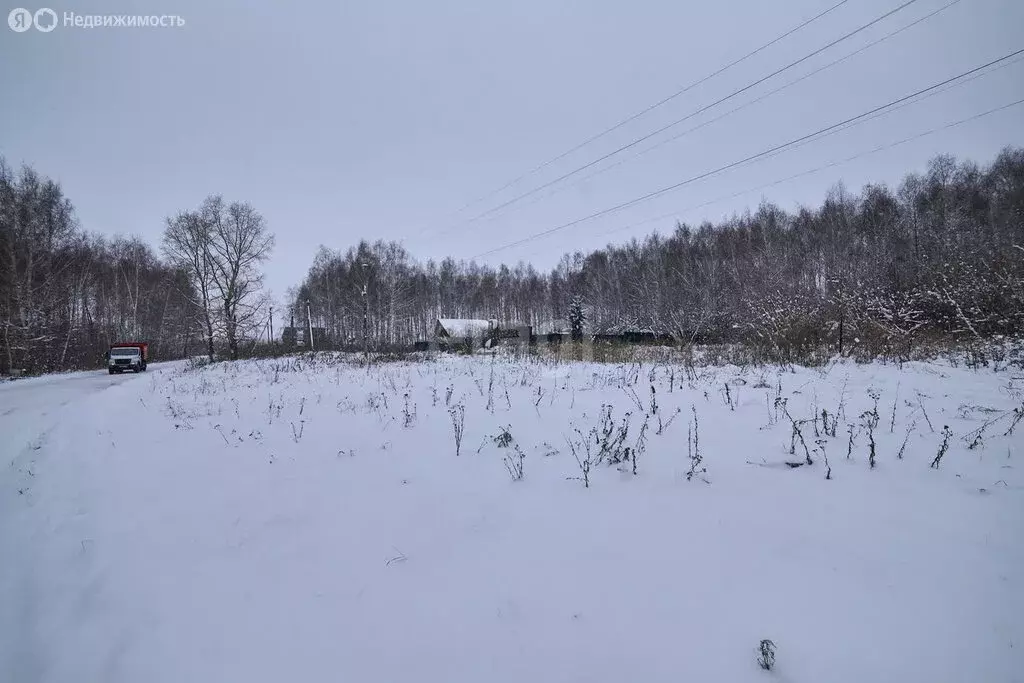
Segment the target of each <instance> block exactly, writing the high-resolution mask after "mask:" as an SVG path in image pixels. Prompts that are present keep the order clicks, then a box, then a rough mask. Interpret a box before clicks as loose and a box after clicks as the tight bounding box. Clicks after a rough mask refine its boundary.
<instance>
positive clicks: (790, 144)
mask: <svg viewBox="0 0 1024 683" xmlns="http://www.w3.org/2000/svg"><path fill="white" fill-rule="evenodd" d="M1021 54H1024V49H1022V50H1016V51H1015V52H1011V53H1009V54H1006V55H1004V56H1002V57H999V58H998V59H994V60H992V61H990V62H988V63H986V64H982V65H981V66H977V67H975V68H973V69H969V70H968V71H964V72H963V73H960V74H958V75H956V76H953V77H951V78H947V79H945V80H943V81H940V82H938V83H935V84H933V85H930V86H928V87H926V88H922V89H920V90H918V91H916V92H913V93H910V94H909V95H904V96H903V97H900V98H898V99H895V100H892V101H891V102H888V103H886V104H883V105H881V106H878V107H874V108H872V109H869V110H867V111H865V112H863V113H861V114H858V115H856V116H852V117H850V118H847V119H844V120H842V121H839V122H837V123H834V124H832V125H829V126H825V127H824V128H820V129H818V130H816V131H814V132H812V133H808V134H806V135H802V136H800V137H797V138H794V139H793V140H790V141H788V142H784V143H782V144H779V145H775V146H773V147H770V148H768V149H766V150H763V151H761V152H758V153H756V154H752V155H750V156H748V157H745V158H743V159H740V160H738V161H734V162H732V163H729V164H726V165H724V166H720V167H718V168H715V169H713V170H710V171H705V172H704V173H700V174H698V175H695V176H693V177H690V178H687V179H686V180H682V181H680V182H678V183H674V184H672V185H668V186H666V187H663V188H661V189H659V190H655V191H653V192H649V193H648V194H645V195H641V196H640V197H637V198H635V199H631V200H629V201H627V202H623V203H621V204H616V205H615V206H611V207H609V208H607V209H602V210H600V211H597V212H595V213H592V214H589V215H587V216H584V217H582V218H577V219H576V220H573V221H570V222H568V223H563V224H562V225H558V226H555V227H553V228H549V229H548V230H544V231H542V232H539V233H535V234H533V235H530V236H529V237H524V238H523V239H520V240H516V241H514V242H509V243H507V244H504V245H502V246H500V247H495V248H494V249H489V250H487V251H485V252H482V253H480V254H477V255H476V256H474V257H473V258H474V259H475V258H481V257H483V256H488V255H490V254H493V253H497V252H499V251H504V250H505V249H510V248H512V247H515V246H519V245H520V244H525V243H527V242H530V241H532V240H535V239H538V238H540V237H545V236H547V235H550V234H552V233H555V232H558V231H560V230H564V229H566V228H569V227H572V226H574V225H578V224H579V223H582V222H584V221H588V220H591V219H594V218H598V217H600V216H604V215H607V214H610V213H614V212H616V211H621V210H622V209H625V208H628V207H630V206H634V205H636V204H639V203H641V202H645V201H648V200H650V199H654V198H655V197H660V196H661V195H663V194H665V193H667V192H671V191H672V190H676V189H678V188H680V187H684V186H686V185H690V184H692V183H695V182H697V181H698V180H702V179H704V178H708V177H710V176H713V175H717V174H718V173H721V172H723V171H727V170H729V169H732V168H735V167H737V166H741V165H743V164H747V163H750V162H752V161H756V160H759V159H762V158H764V157H767V156H769V155H771V154H774V153H776V152H780V151H782V150H784V149H787V148H792V147H794V146H796V145H798V144H799V143H801V142H804V141H805V140H811V139H812V138H820V137H824V135H825V134H829V133H831V132H834V131H837V129H842V128H843V127H845V126H848V125H849V124H851V123H854V122H857V121H860V120H861V119H866V118H867V117H869V116H871V115H873V114H876V113H878V112H880V111H883V110H886V109H889V108H891V107H894V106H895V105H897V104H900V103H902V102H906V101H907V100H910V99H913V98H916V97H918V96H920V95H923V94H925V93H928V92H931V91H933V90H937V89H939V88H941V87H943V86H944V85H947V84H949V83H952V82H954V81H958V80H960V79H962V78H966V77H967V76H970V75H972V74H975V73H977V72H979V71H982V70H984V69H987V68H988V67H990V66H994V65H996V64H999V63H1001V62H1005V61H1007V60H1010V59H1012V58H1014V57H1016V56H1018V55H1021Z"/></svg>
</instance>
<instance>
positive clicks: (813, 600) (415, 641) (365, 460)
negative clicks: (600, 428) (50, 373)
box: [0, 356, 1024, 683]
mask: <svg viewBox="0 0 1024 683" xmlns="http://www.w3.org/2000/svg"><path fill="white" fill-rule="evenodd" d="M492 373H493V374H492ZM652 384H653V385H654V386H655V387H656V394H655V397H656V400H657V403H658V405H659V412H660V414H661V416H662V418H663V423H664V422H668V420H669V419H670V418H671V417H672V415H673V414H674V413H675V412H676V410H677V409H679V411H680V412H679V414H678V415H677V416H676V417H675V418H674V420H673V421H672V422H671V424H669V425H668V426H667V427H666V428H664V429H663V431H662V433H661V434H657V433H656V431H657V421H656V418H652V421H651V423H650V425H649V429H648V432H647V435H646V436H647V439H646V440H647V446H646V450H645V451H644V452H643V455H642V456H641V457H640V458H639V459H638V460H637V466H638V473H637V475H636V476H633V474H632V473H631V470H630V467H629V464H628V463H624V464H623V465H622V466H615V465H611V466H609V465H604V464H600V465H595V466H594V467H593V469H592V471H591V472H590V474H589V482H590V486H589V488H585V487H584V485H583V482H582V481H581V480H580V477H581V472H580V469H579V467H578V465H577V462H576V460H575V459H574V458H573V456H572V454H571V452H570V450H569V446H568V445H567V443H566V439H567V438H570V439H573V438H574V439H576V440H577V441H578V440H579V436H577V435H576V434H575V432H574V428H576V427H578V428H579V429H580V431H581V432H583V433H586V432H587V431H588V430H589V429H590V428H591V427H594V426H596V425H597V423H598V416H599V414H600V412H601V409H602V405H612V406H613V408H612V410H613V416H614V419H615V420H616V422H617V423H618V422H619V421H620V420H621V419H622V417H623V414H624V412H625V411H632V413H633V416H632V423H631V424H632V427H631V431H630V434H629V439H628V442H629V443H630V444H631V445H632V444H635V440H636V437H637V434H638V430H639V428H640V424H641V422H642V420H643V414H642V413H643V412H650V407H649V403H650V398H651V390H650V386H651V385H652ZM670 384H671V388H672V391H670V390H669V389H670ZM727 384H728V386H729V394H728V396H729V398H730V403H731V405H730V404H727V402H726V391H725V386H726V385H727ZM449 387H451V392H450V393H451V397H450V400H449V401H448V402H449V403H450V404H451V405H450V406H449V405H446V397H447V395H448V393H449ZM489 387H490V389H489ZM869 391H871V392H874V393H876V394H877V395H879V396H880V399H879V403H878V413H879V416H880V417H879V420H878V427H877V429H876V432H875V438H876V440H877V452H878V456H877V466H876V467H875V468H874V469H870V468H869V466H868V456H867V448H868V446H867V437H866V434H864V433H861V434H860V435H859V436H858V437H857V439H856V441H855V443H854V446H853V452H852V457H851V458H850V459H847V458H846V449H847V441H848V438H849V437H848V435H847V433H846V425H847V424H848V423H850V424H860V423H861V415H862V414H863V413H864V412H865V411H869V410H871V408H872V406H873V399H872V398H871V396H870V395H869ZM1022 391H1024V376H1022V373H1021V372H1020V371H1019V370H1018V371H1016V373H1014V371H1012V370H1011V371H1005V370H1004V371H1000V372H993V371H992V370H991V369H984V370H980V371H972V370H968V369H965V368H957V367H951V366H949V365H947V364H938V363H934V364H928V363H908V364H904V365H903V367H902V369H901V368H898V367H896V366H884V365H877V364H876V365H853V364H842V363H840V364H834V365H832V366H829V367H828V368H825V369H814V370H811V369H799V368H798V369H796V370H794V371H792V372H788V371H779V370H774V369H752V368H751V369H740V368H735V367H722V368H696V369H694V370H692V371H691V372H689V373H687V371H686V369H685V368H683V367H681V366H677V367H674V368H673V367H670V366H666V365H660V366H657V367H655V366H652V365H651V364H649V363H647V364H644V365H642V366H638V365H637V364H634V365H632V366H631V365H599V364H585V363H577V364H558V365H554V364H550V363H535V362H529V361H525V360H520V361H514V360H511V359H506V358H503V357H501V356H497V357H486V358H475V357H466V358H441V359H438V360H435V361H424V362H419V363H389V364H384V365H379V366H374V367H372V368H370V369H369V370H368V369H366V368H365V367H362V368H361V367H358V366H357V365H355V364H349V363H348V362H347V359H345V358H343V357H331V356H320V357H318V358H317V359H315V360H311V359H309V358H308V357H307V358H297V359H285V360H280V361H259V362H256V361H253V362H238V363H221V364H217V365H214V366H209V367H205V368H200V369H191V370H186V369H185V367H184V366H173V367H167V366H165V367H163V368H157V367H155V366H152V367H151V369H150V372H149V373H147V374H146V375H135V376H127V377H109V376H107V375H105V374H103V375H99V374H97V375H75V376H69V377H67V378H63V379H60V380H51V381H47V382H35V383H32V384H30V383H29V381H25V382H11V383H8V384H5V385H3V386H0V427H2V428H3V429H4V432H3V433H4V435H5V436H4V442H5V446H4V448H5V449H6V450H5V454H6V455H8V456H9V457H7V458H5V459H4V460H5V463H6V462H10V465H11V466H10V467H5V468H4V470H3V475H0V513H2V516H0V558H2V562H0V605H3V606H4V608H3V609H2V610H0V671H2V672H7V675H4V676H0V679H3V680H11V681H40V682H49V681H69V680H102V681H105V682H108V683H116V682H120V681H124V682H128V681H133V682H134V681H148V682H163V681H166V682H168V683H170V682H175V683H178V682H180V681H227V680H233V681H235V680H237V681H247V682H253V681H280V680H352V681H412V680H415V681H474V682H476V681H499V682H500V681H510V682H511V681H523V680H531V679H532V680H544V681H686V680H694V681H701V680H706V681H712V680H714V681H738V682H741V683H742V682H746V681H751V682H760V681H772V680H779V681H794V682H799V681H808V682H810V681H835V682H838V683H845V682H850V683H853V682H857V683H861V682H863V681H900V682H905V681H927V682H929V683H932V682H942V681H950V682H953V681H986V683H989V682H999V681H1019V680H1021V671H1022V670H1024V669H1022V665H1024V657H1022V654H1021V653H1022V648H1024V533H1022V531H1024V528H1022V527H1024V522H1022V520H1024V495H1022V492H1024V489H1022V484H1024V480H1022V477H1021V474H1020V472H1021V470H1020V467H1019V465H1018V460H1019V459H1020V457H1021V455H1022V454H1021V444H1022V443H1024V440H1022V439H1021V438H1020V435H1021V434H1022V433H1024V423H1021V424H1020V425H1019V426H1018V429H1017V431H1016V432H1015V433H1014V434H1010V435H1005V436H1004V432H1006V431H1007V430H1008V428H1009V427H1010V425H1011V423H1012V419H1013V414H1012V412H1006V411H1012V409H1014V408H1016V407H1019V406H1020V405H1021V402H1022ZM506 392H507V397H508V398H507V399H506ZM634 394H635V397H636V398H635V399H634ZM777 396H778V398H779V399H780V401H781V400H782V399H784V400H785V409H786V410H787V411H788V412H789V414H790V415H792V416H793V417H794V419H796V420H802V419H810V417H811V415H812V414H813V413H820V411H821V410H822V409H825V410H826V411H827V412H828V413H829V414H834V413H836V412H837V410H838V406H839V405H840V404H841V403H842V404H844V411H843V412H842V413H839V414H840V421H839V428H838V430H837V436H836V437H834V438H833V437H825V436H821V437H820V438H821V440H822V442H823V445H824V447H825V449H826V453H827V454H828V458H829V462H830V465H831V468H832V479H831V480H825V468H824V462H823V458H822V457H821V456H820V453H819V452H812V458H813V459H814V464H813V465H810V466H803V467H799V468H795V469H791V468H789V467H788V466H786V465H785V464H784V463H785V462H786V461H802V460H803V459H804V452H803V450H802V448H801V446H800V444H799V442H797V444H796V447H795V454H794V455H791V454H790V452H789V450H790V439H791V432H792V427H791V424H790V422H789V420H788V419H787V418H785V416H784V415H783V414H782V412H780V411H779V410H776V408H775V404H776V401H775V399H776V397H777ZM489 399H490V400H489ZM635 400H639V402H640V403H641V405H642V406H643V407H644V410H643V411H641V410H640V407H638V406H637V405H636V404H635ZM62 403H63V404H64V405H61V404H62ZM894 404H895V406H896V413H895V420H894V421H893V419H892V410H893V405H894ZM455 405H463V406H464V408H465V416H466V417H465V436H464V439H463V443H462V446H461V455H460V456H458V457H457V456H456V455H455V444H454V440H453V427H452V416H451V413H450V412H449V410H450V409H451V407H452V406H455ZM693 409H695V410H696V414H697V417H698V424H699V437H700V438H699V444H700V450H701V452H702V454H703V456H704V463H703V466H705V467H706V468H707V473H706V476H705V477H704V478H706V482H705V481H702V480H701V478H699V477H694V478H693V479H692V480H690V481H687V478H686V476H685V475H686V472H687V470H688V469H689V461H688V458H687V432H688V429H689V428H690V427H691V425H692V417H693ZM926 416H927V417H926ZM992 420H995V422H993V423H992V424H991V425H990V426H989V427H987V428H986V429H985V430H984V432H983V440H982V443H981V444H979V445H978V446H977V447H976V448H974V449H969V448H968V445H969V443H968V440H965V437H968V436H969V435H970V432H971V431H972V430H976V429H978V428H979V427H981V426H982V425H984V424H985V423H986V422H989V421H992ZM929 421H930V422H931V424H932V427H929V426H928V422H929ZM891 424H892V428H891V431H890V425H891ZM911 424H915V425H916V427H915V429H914V430H913V431H912V432H911V435H910V437H909V439H908V442H907V447H906V450H905V453H904V457H903V459H902V460H898V459H897V458H896V453H897V451H898V450H899V447H900V445H901V444H902V442H903V440H904V437H905V434H906V433H907V429H908V427H909V426H910V425H911ZM944 425H948V426H949V427H950V429H951V430H952V431H953V433H954V437H953V439H952V440H951V441H950V444H949V450H948V453H947V454H946V455H945V457H944V459H943V460H942V461H941V463H940V466H939V468H938V469H933V468H930V467H929V463H930V462H931V461H932V460H933V458H934V457H935V455H936V453H937V452H938V450H939V446H940V444H941V442H942V438H943V437H942V433H941V432H942V429H943V426H944ZM500 427H507V428H508V430H509V432H510V433H511V434H512V436H513V438H514V440H515V445H518V446H519V447H520V448H521V450H522V451H523V452H524V453H525V454H526V457H525V460H524V468H525V476H524V478H523V479H522V480H521V481H512V480H511V479H510V477H509V474H508V472H507V471H506V469H505V467H504V464H503V458H504V457H505V456H506V455H508V454H509V453H510V452H511V451H512V448H508V449H501V448H499V447H498V445H497V444H496V442H495V441H494V439H493V437H494V435H496V434H497V433H499V428H500ZM15 428H16V429H15ZM818 428H819V431H820V429H821V427H820V421H819V426H818ZM8 429H11V431H7V430H8ZM801 429H802V433H803V435H804V437H805V441H806V443H807V444H808V447H809V449H811V450H812V451H813V450H814V449H815V448H816V447H817V444H816V443H815V437H814V426H813V425H812V424H811V423H810V422H807V423H805V424H804V425H803V426H802V428H801ZM8 435H12V436H10V437H9V436H8ZM553 451H557V452H556V453H553V454H551V455H545V453H552V452H553ZM29 472H31V474H29ZM708 482H709V483H708ZM19 490H20V491H21V492H20V493H19ZM763 638H767V639H771V640H773V641H774V642H775V644H776V646H777V648H778V651H777V659H776V668H775V669H774V670H773V671H771V672H766V671H763V670H761V669H759V668H758V666H757V664H756V662H755V658H756V652H755V650H756V647H757V644H758V642H759V641H760V640H761V639H763Z"/></svg>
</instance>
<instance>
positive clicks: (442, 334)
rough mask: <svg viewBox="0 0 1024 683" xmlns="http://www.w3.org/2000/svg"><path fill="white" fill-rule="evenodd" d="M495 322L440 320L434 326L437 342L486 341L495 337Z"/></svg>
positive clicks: (459, 319) (456, 319)
mask: <svg viewBox="0 0 1024 683" xmlns="http://www.w3.org/2000/svg"><path fill="white" fill-rule="evenodd" d="M497 327H498V325H497V321H495V320H474V319H471V318H438V319H437V323H436V324H435V325H434V338H435V339H436V340H437V341H439V342H440V341H449V340H450V341H466V340H484V339H489V338H491V337H492V336H493V335H494V332H495V330H496V329H497Z"/></svg>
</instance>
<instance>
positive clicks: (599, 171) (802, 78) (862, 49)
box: [528, 0, 960, 205]
mask: <svg viewBox="0 0 1024 683" xmlns="http://www.w3.org/2000/svg"><path fill="white" fill-rule="evenodd" d="M959 2H960V0H950V2H947V3H946V4H945V5H943V6H942V7H939V8H938V9H936V10H933V11H932V12H929V13H928V14H926V15H924V16H923V17H920V18H919V19H915V20H914V21H912V22H911V23H909V24H907V25H905V26H902V27H900V28H898V29H896V30H895V31H891V32H889V33H887V34H886V35H884V36H882V37H881V38H879V39H877V40H874V41H872V42H870V43H868V44H867V45H864V46H863V47H860V48H858V49H856V50H854V51H853V52H850V53H849V54H847V55H844V56H843V57H840V58H839V59H836V60H833V61H831V62H829V63H828V64H825V65H824V66H820V67H818V68H817V69H815V70H814V71H810V72H808V73H806V74H804V75H803V76H800V77H799V78H796V79H793V80H791V81H789V82H788V83H786V84H784V85H781V86H779V87H778V88H776V89H774V90H770V91H768V92H766V93H764V94H763V95H759V96H758V97H756V98H754V99H752V100H750V101H749V102H745V103H743V104H741V105H739V106H738V107H734V108H733V109H730V110H729V111H727V112H724V113H722V114H719V115H718V116H716V117H714V118H711V119H708V120H707V121H704V122H702V123H700V124H698V125H696V126H693V127H692V128H687V129H686V130H684V131H683V132H681V133H677V134H676V135H673V136H672V137H670V138H667V139H665V140H662V141H661V142H657V143H655V144H653V145H651V146H650V147H647V148H646V149H643V150H640V151H639V152H637V153H636V154H635V155H634V156H632V157H629V158H626V159H620V160H618V161H616V162H615V163H614V164H610V165H608V166H605V167H604V168H600V169H597V170H596V171H594V172H593V173H588V174H587V175H585V176H583V177H582V178H580V179H579V180H577V181H575V182H572V183H569V184H568V185H565V186H563V187H560V188H556V189H554V190H552V191H551V192H549V193H547V194H546V195H544V196H543V197H540V198H538V199H537V200H534V201H533V202H530V203H529V204H528V205H532V204H534V203H536V202H537V201H541V200H544V199H547V198H549V197H553V196H554V195H556V194H558V193H559V192H562V191H564V190H568V189H570V188H573V187H576V186H578V185H580V184H581V183H584V182H586V181H588V180H590V179H592V178H595V177H597V176H599V175H601V174H602V173H606V172H607V171H610V170H612V169H613V168H617V167H619V166H621V165H622V164H625V163H628V162H629V161H630V160H631V159H636V158H638V157H641V156H643V155H644V154H647V153H648V152H651V151H653V150H655V149H658V148H659V147H662V146H664V145H667V144H669V143H671V142H675V141H676V140H679V139H680V138H683V137H685V136H687V135H689V134H690V133H693V132H696V131H698V130H700V129H701V128H704V127H705V126H709V125H711V124H712V123H716V122H718V121H721V120H722V119H724V118H726V117H728V116H731V115H732V114H735V113H736V112H738V111H740V110H742V109H746V108H747V107H749V106H751V105H754V104H757V103H758V102H761V101H762V100H765V99H767V98H769V97H771V96H772V95H776V94H778V93H780V92H782V91H783V90H786V89H788V88H791V87H792V86H794V85H796V84H797V83H800V82H802V81H805V80H807V79H808V78H811V77H812V76H816V75H817V74H819V73H821V72H822V71H825V70H827V69H830V68H832V67H834V66H836V65H837V64H840V63H842V62H845V61H846V60H847V59H850V58H851V57H855V56H856V55H858V54H860V53H862V52H865V51H866V50H869V49H870V48H872V47H874V46H876V45H878V44H879V43H882V42H885V41H886V40H888V39H890V38H892V37H894V36H897V35H899V34H900V33H903V32H904V31H906V30H907V29H910V28H913V27H914V26H917V25H918V24H920V23H922V22H924V21H927V20H928V19H931V18H932V17H934V16H935V15H937V14H939V13H940V12H943V11H945V10H947V9H949V8H950V7H952V6H953V5H956V4H957V3H959Z"/></svg>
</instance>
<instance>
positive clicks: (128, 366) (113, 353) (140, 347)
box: [107, 344, 146, 375]
mask: <svg viewBox="0 0 1024 683" xmlns="http://www.w3.org/2000/svg"><path fill="white" fill-rule="evenodd" d="M145 369H146V345H145V344H115V345H113V346H111V347H110V350H109V351H108V352H107V371H108V372H109V373H110V374H111V375H113V374H114V373H121V372H125V371H126V370H130V371H132V372H143V371H145Z"/></svg>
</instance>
